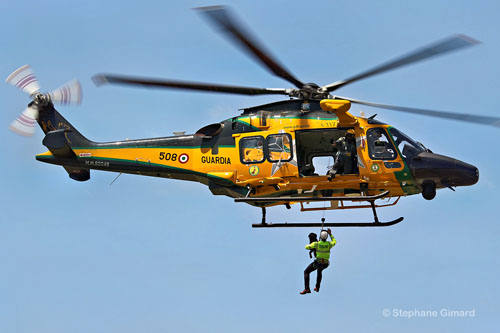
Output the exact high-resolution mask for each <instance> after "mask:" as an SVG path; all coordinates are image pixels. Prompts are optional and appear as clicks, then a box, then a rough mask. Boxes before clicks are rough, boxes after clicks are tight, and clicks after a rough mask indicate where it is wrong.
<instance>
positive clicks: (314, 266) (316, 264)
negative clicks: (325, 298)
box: [304, 261, 330, 289]
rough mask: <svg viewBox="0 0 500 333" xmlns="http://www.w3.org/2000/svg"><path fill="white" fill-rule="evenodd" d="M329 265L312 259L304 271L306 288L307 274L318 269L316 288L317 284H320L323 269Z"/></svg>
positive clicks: (307, 285) (307, 287) (306, 285)
mask: <svg viewBox="0 0 500 333" xmlns="http://www.w3.org/2000/svg"><path fill="white" fill-rule="evenodd" d="M328 265H330V264H329V263H326V264H320V263H319V262H317V261H313V262H312V263H311V264H310V265H309V266H307V268H306V269H305V271H304V284H305V287H306V289H309V275H310V274H311V273H312V272H314V271H315V270H318V276H317V277H316V288H318V289H319V286H320V284H321V279H322V277H323V270H324V269H325V268H327V267H328Z"/></svg>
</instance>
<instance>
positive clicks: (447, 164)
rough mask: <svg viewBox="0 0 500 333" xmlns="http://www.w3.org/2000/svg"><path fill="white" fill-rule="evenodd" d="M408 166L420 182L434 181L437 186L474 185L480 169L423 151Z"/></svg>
mask: <svg viewBox="0 0 500 333" xmlns="http://www.w3.org/2000/svg"><path fill="white" fill-rule="evenodd" d="M408 166H409V168H410V170H411V172H412V174H413V176H414V177H415V179H416V180H417V182H418V183H420V184H426V183H434V187H435V188H440V187H450V186H469V185H474V184H476V183H477V182H478V180H479V170H478V169H477V168H476V167H475V166H474V165H471V164H468V163H465V162H462V161H460V160H457V159H455V158H451V157H448V156H444V155H438V154H434V153H431V152H422V153H420V154H418V155H417V156H415V157H414V158H413V159H411V161H408Z"/></svg>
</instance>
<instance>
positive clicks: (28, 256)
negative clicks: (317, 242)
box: [0, 0, 500, 333]
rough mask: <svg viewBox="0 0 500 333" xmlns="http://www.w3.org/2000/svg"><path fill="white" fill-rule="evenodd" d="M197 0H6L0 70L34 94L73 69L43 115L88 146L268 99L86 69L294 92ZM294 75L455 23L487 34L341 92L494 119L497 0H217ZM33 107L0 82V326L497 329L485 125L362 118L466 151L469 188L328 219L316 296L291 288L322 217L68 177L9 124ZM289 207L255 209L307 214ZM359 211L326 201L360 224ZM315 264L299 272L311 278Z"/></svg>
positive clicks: (490, 157) (367, 62)
mask: <svg viewBox="0 0 500 333" xmlns="http://www.w3.org/2000/svg"><path fill="white" fill-rule="evenodd" d="M213 4H217V3H210V2H204V1H140V2H137V1H114V2H112V1H78V2H76V1H43V2H40V1H2V2H1V3H0V30H1V31H2V37H1V40H2V43H1V44H2V51H1V52H0V64H1V65H0V77H2V78H6V77H7V76H8V75H9V74H10V73H11V72H12V71H13V70H15V69H17V68H18V67H20V66H22V65H24V64H27V63H28V64H31V66H32V67H33V68H34V70H35V71H36V74H37V76H38V78H39V81H40V83H41V85H42V88H43V89H45V90H46V91H48V90H52V89H53V88H55V87H58V86H59V85H60V84H62V83H64V82H66V81H68V80H70V79H72V78H75V77H76V78H78V79H80V80H81V83H82V87H83V96H84V99H83V104H82V105H81V106H80V107H58V110H59V111H60V112H61V113H62V114H63V115H64V116H65V117H66V118H67V119H68V120H69V121H70V122H71V123H72V124H73V125H74V126H75V127H76V128H78V129H79V130H80V131H81V132H82V133H83V134H84V135H86V136H87V137H88V138H90V139H91V140H94V141H112V140H121V139H125V138H132V139H136V138H144V137H157V136H168V135H171V134H172V132H174V131H186V132H188V133H193V132H195V131H196V130H197V129H198V128H200V127H202V126H204V125H206V124H209V123H213V122H216V121H220V120H223V119H226V118H229V117H232V116H234V115H237V114H239V113H238V111H237V109H238V108H242V107H248V106H252V105H258V104H262V103H266V102H271V101H275V100H276V98H275V97H273V96H265V97H244V96H243V97H242V96H233V95H223V94H219V95H217V94H207V93H189V92H179V91H161V90H156V91H155V90H145V89H139V88H128V87H119V86H114V87H111V86H109V87H103V88H96V87H95V86H94V85H93V83H92V81H91V80H90V78H91V76H92V75H94V74H96V73H99V72H110V73H123V74H131V75H132V74H133V75H144V76H155V77H165V78H177V79H185V80H198V81H206V82H216V83H223V84H224V83H227V84H239V85H249V86H261V87H289V84H288V83H287V82H285V81H283V80H281V79H278V78H275V77H273V76H272V75H270V74H269V73H268V72H267V71H266V70H264V69H262V68H260V67H259V65H258V64H256V63H254V62H253V61H252V59H250V58H248V57H247V56H245V55H244V54H242V53H241V52H240V51H239V50H238V49H236V48H235V47H234V46H232V45H230V44H229V43H228V42H227V41H226V40H225V39H224V38H223V37H221V36H220V35H218V34H217V33H216V32H214V30H213V29H212V27H211V26H209V25H208V24H207V22H205V21H204V20H203V19H202V18H201V17H200V16H199V15H198V14H197V13H196V12H194V11H193V10H191V9H190V8H192V7H196V6H202V5H213ZM231 7H232V8H233V10H235V11H236V13H237V14H238V16H239V17H240V18H242V19H243V20H244V21H245V23H246V25H247V26H248V27H250V29H251V30H252V31H253V32H254V33H255V34H256V35H257V36H258V37H260V39H261V40H262V41H263V43H264V44H265V45H266V46H267V47H268V48H269V49H270V50H271V51H272V53H273V54H275V55H276V56H277V57H278V58H279V59H280V60H281V61H282V62H283V63H284V64H285V66H286V67H288V68H289V69H290V70H291V71H292V73H294V74H295V75H296V76H297V77H298V78H299V79H301V80H303V81H306V82H308V81H313V82H316V83H318V84H320V85H321V84H327V83H331V82H334V81H337V80H340V79H344V78H346V77H349V76H350V75H353V74H357V73H359V72H360V71H363V70H365V69H367V68H370V67H372V66H374V65H377V64H380V63H382V62H384V61H386V60H389V59H391V58H393V57H396V56H399V55H401V54H404V53H406V52H408V51H411V50H413V49H415V48H417V47H420V46H422V45H425V44H427V43H429V42H434V41H437V40H439V39H442V38H444V37H447V36H450V35H452V34H454V33H464V34H467V35H470V36H472V37H474V38H476V39H478V40H480V41H482V42H483V44H480V45H478V46H475V47H473V48H468V49H466V50H464V51H459V52H457V53H453V54H451V55H447V56H443V57H440V58H437V59H434V60H430V61H426V62H423V63H420V64H417V65H414V66H411V67H408V68H404V69H401V70H398V71H394V72H390V73H387V74H383V75H380V76H377V77H373V78H370V79H367V80H365V81H362V82H359V83H355V84H352V85H349V86H347V87H345V88H342V89H341V90H339V91H338V93H339V95H344V96H349V97H352V98H358V99H364V100H368V101H374V102H382V103H387V104H396V105H407V106H415V107H423V108H434V109H438V110H449V111H454V112H466V113H472V114H484V115H491V116H499V114H500V111H499V106H500V102H499V101H498V89H499V88H498V87H500V66H499V65H498V63H499V59H500V40H499V36H498V34H499V31H500V21H499V19H498V14H499V13H500V3H499V2H498V1H436V0H433V1H413V2H410V1H309V2H305V1H265V2H264V1H262V2H261V1H231ZM28 102H29V100H28V98H27V96H26V95H25V94H23V93H22V92H19V91H17V90H15V89H14V88H13V87H11V86H9V85H7V84H1V85H0V103H1V112H0V128H3V129H4V130H2V131H0V141H1V142H2V143H3V145H2V154H3V156H2V159H1V163H0V170H1V173H0V174H1V176H0V177H1V189H0V203H1V211H2V214H1V218H0V219H1V222H0V265H1V269H0V272H1V273H0V332H9V333H14V332H15V333H17V332H19V333H25V332H26V333H27V332H39V333H45V332H47V333H49V332H50V333H59V332H61V333H62V332H74V333H78V332H82V333H83V332H85V333H87V332H94V333H97V332H103V333H104V332H106V333H109V332H120V333H129V332H180V331H183V332H256V331H261V332H268V331H274V332H282V331H283V332H284V331H286V332H304V331H306V330H312V329H315V330H317V329H327V330H335V331H337V332H382V331H383V332H402V331H405V332H422V331H425V332H460V331H468V332H469V331H472V330H474V331H477V332H494V331H496V330H497V328H496V325H497V324H498V321H499V319H498V312H499V309H500V292H499V286H498V281H499V280H500V271H499V250H500V246H499V242H498V237H499V233H500V226H499V222H500V221H499V220H500V219H499V218H498V213H497V211H498V204H499V201H498V200H499V195H498V187H499V185H500V180H499V179H498V164H499V163H500V158H499V154H498V152H499V151H498V136H499V134H500V132H499V130H498V129H496V128H493V127H487V126H480V125H472V124H471V125H469V124H467V123H459V122H454V121H444V120H440V119H432V118H425V117H420V116H411V115H406V114H399V113H396V112H394V111H384V110H378V109H377V110H376V109H370V108H368V107H359V106H353V108H352V111H353V113H354V114H357V115H358V114H359V111H360V110H363V111H364V112H365V113H366V114H367V115H371V114H373V113H377V114H378V116H377V118H378V119H381V120H383V121H385V122H387V123H390V124H392V125H394V126H395V127H397V128H398V129H400V130H402V131H404V132H406V133H407V134H409V135H410V136H411V137H412V138H414V139H416V140H418V141H421V142H423V143H424V144H425V145H426V146H427V147H429V148H430V149H432V150H433V151H434V152H436V153H440V154H444V155H448V156H452V157H455V158H458V159H460V160H463V161H465V162H468V163H471V164H474V165H475V166H477V167H478V168H479V170H480V180H479V183H478V184H476V185H474V186H472V187H464V188H458V189H457V191H456V192H452V191H450V190H448V189H446V190H440V191H439V192H438V193H437V196H436V198H435V199H434V200H433V201H426V200H424V199H423V198H422V197H421V196H420V195H417V196H413V197H408V198H403V199H401V201H400V203H399V204H398V205H397V206H395V207H392V208H383V209H380V210H379V215H380V216H381V218H382V219H384V220H389V219H393V218H396V217H399V216H404V217H405V221H404V222H402V223H401V224H399V225H396V226H393V227H389V228H384V229H365V228H363V229H337V230H334V235H335V236H336V238H337V240H338V244H337V246H336V247H335V248H334V250H333V256H332V257H333V262H332V265H331V266H330V267H329V268H328V269H327V270H326V271H325V272H324V280H323V281H324V282H323V286H322V290H321V292H320V293H319V294H316V293H314V294H311V295H307V296H300V295H299V291H300V290H302V288H303V270H304V268H305V267H306V266H307V265H308V264H309V262H310V259H309V257H308V254H307V251H306V250H304V245H305V244H306V243H307V234H308V233H309V232H311V231H315V232H318V229H277V230H252V228H251V224H252V223H255V222H258V221H260V210H259V209H257V208H253V207H251V206H248V205H245V204H235V203H233V200H232V199H230V198H227V197H220V196H217V197H216V196H212V195H211V193H210V191H209V190H208V188H206V187H205V186H203V185H201V184H197V183H185V182H180V181H172V180H166V179H158V178H147V177H141V176H132V175H122V176H121V177H120V178H119V179H118V180H117V181H116V182H115V183H114V184H113V185H112V186H110V185H109V184H110V183H111V181H112V180H113V179H114V177H115V176H116V174H112V173H105V172H98V171H92V172H91V180H90V181H88V182H84V183H78V182H75V181H73V180H71V179H69V178H68V175H67V174H66V172H65V171H64V169H63V168H61V167H57V166H53V165H49V164H43V163H40V162H37V161H35V158H34V156H35V155H36V154H37V153H41V152H44V151H46V148H45V147H44V146H43V145H42V144H41V140H42V139H43V134H42V132H41V130H38V131H37V133H36V134H35V136H34V138H32V139H26V138H23V137H20V136H17V135H16V134H14V133H12V132H10V131H8V130H7V128H8V125H9V124H10V123H11V121H12V120H13V119H15V117H16V116H17V115H18V113H20V112H21V111H22V110H23V109H24V108H25V106H26V104H27V103H28ZM321 215H322V214H321V213H300V212H299V209H298V207H293V209H292V210H290V211H287V210H285V209H284V208H271V209H269V210H268V220H269V221H275V222H279V221H285V220H288V221H304V222H308V221H310V222H318V221H319V219H320V217H321ZM370 215H371V213H370V211H369V210H364V211H348V212H335V211H333V212H327V213H326V218H327V220H328V221H335V220H337V221H367V220H369V219H370V218H371V216H370ZM314 277H315V275H313V278H314ZM384 309H389V310H390V311H391V312H392V311H393V309H401V310H415V309H417V310H429V311H432V310H436V311H438V312H439V311H440V310H441V309H450V310H475V316H474V317H473V318H444V317H441V316H439V315H438V317H437V318H413V319H408V318H394V317H393V316H392V314H391V316H389V317H388V318H386V317H384V316H383V315H382V313H383V310H384Z"/></svg>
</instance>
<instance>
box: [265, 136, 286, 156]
mask: <svg viewBox="0 0 500 333" xmlns="http://www.w3.org/2000/svg"><path fill="white" fill-rule="evenodd" d="M267 151H268V154H269V156H268V159H269V162H288V161H290V160H291V159H292V137H291V136H290V134H276V135H269V136H268V137H267Z"/></svg>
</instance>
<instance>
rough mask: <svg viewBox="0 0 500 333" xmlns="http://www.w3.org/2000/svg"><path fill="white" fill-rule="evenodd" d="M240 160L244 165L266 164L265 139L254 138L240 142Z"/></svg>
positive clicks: (260, 137)
mask: <svg viewBox="0 0 500 333" xmlns="http://www.w3.org/2000/svg"><path fill="white" fill-rule="evenodd" d="M240 158H241V162H242V163H246V164H248V163H261V162H264V158H265V150H264V137H262V136H252V137H248V138H243V139H241V140H240Z"/></svg>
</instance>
